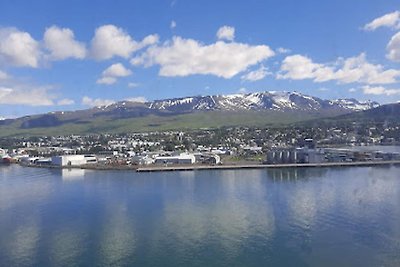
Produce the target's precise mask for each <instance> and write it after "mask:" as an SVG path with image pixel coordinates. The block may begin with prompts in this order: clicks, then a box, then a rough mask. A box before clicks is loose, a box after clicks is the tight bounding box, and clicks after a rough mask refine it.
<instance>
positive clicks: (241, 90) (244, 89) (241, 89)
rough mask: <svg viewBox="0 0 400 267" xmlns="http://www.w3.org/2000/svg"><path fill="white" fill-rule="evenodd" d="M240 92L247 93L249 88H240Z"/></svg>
mask: <svg viewBox="0 0 400 267" xmlns="http://www.w3.org/2000/svg"><path fill="white" fill-rule="evenodd" d="M238 92H239V94H246V93H247V89H246V88H245V87H242V88H240V89H239V90H238Z"/></svg>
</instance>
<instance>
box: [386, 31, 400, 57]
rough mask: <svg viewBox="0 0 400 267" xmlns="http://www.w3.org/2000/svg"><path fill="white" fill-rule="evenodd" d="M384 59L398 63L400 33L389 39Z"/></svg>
mask: <svg viewBox="0 0 400 267" xmlns="http://www.w3.org/2000/svg"><path fill="white" fill-rule="evenodd" d="M386 50H387V54H386V57H387V58H388V59H390V60H392V61H396V62H400V32H398V33H396V34H395V35H394V36H392V38H391V39H390V41H389V43H388V45H387V47H386Z"/></svg>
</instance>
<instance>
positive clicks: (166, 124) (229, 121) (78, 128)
mask: <svg viewBox="0 0 400 267" xmlns="http://www.w3.org/2000/svg"><path fill="white" fill-rule="evenodd" d="M326 115H329V114H326ZM317 116H319V115H317V114H315V113H298V112H270V111H258V112H257V111H246V112H216V111H211V112H197V113H191V114H183V115H175V116H154V115H150V116H146V117H140V118H128V119H118V120H115V119H112V118H107V117H103V118H96V119H93V120H92V121H90V122H89V123H84V124H82V123H81V124H77V123H67V124H64V125H61V126H57V127H46V128H30V129H21V128H20V122H15V123H13V124H12V125H9V126H1V127H0V137H7V136H28V135H29V136H31V135H53V136H54V135H66V134H87V133H126V132H140V131H156V130H187V129H200V128H219V127H222V126H267V125H271V126H278V125H284V124H288V123H293V122H299V121H304V120H310V119H313V118H316V117H317Z"/></svg>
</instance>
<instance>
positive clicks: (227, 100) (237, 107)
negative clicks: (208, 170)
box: [0, 92, 379, 129]
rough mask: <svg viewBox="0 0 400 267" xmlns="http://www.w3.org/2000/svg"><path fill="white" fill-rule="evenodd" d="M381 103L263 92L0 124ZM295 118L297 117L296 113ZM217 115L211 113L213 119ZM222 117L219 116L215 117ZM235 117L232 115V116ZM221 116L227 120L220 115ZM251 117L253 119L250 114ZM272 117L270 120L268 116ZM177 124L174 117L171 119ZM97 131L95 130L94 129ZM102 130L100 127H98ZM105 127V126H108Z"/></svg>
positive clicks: (287, 113) (324, 113)
mask: <svg viewBox="0 0 400 267" xmlns="http://www.w3.org/2000/svg"><path fill="white" fill-rule="evenodd" d="M378 106H379V104H378V103H377V102H372V101H366V102H361V101H358V100H356V99H338V100H324V99H321V98H318V97H313V96H308V95H304V94H301V93H298V92H259V93H248V94H231V95H210V96H192V97H183V98H173V99H164V100H155V101H149V102H134V101H128V100H125V101H120V102H116V103H113V104H109V105H106V106H98V107H94V108H90V109H84V110H76V111H57V112H50V113H47V114H42V115H33V116H25V117H22V118H18V119H6V120H0V126H2V125H12V124H14V125H20V126H19V127H20V128H21V129H30V128H38V127H57V126H61V125H63V124H67V123H70V124H76V125H79V127H83V126H82V125H86V126H87V127H88V128H89V129H92V128H90V127H91V126H90V125H91V123H93V122H97V123H99V122H101V123H104V122H109V121H115V120H119V119H134V118H145V117H148V120H149V122H148V125H158V124H157V123H153V122H152V121H151V120H152V118H155V117H151V116H156V117H157V116H158V118H164V119H165V118H166V117H168V116H174V115H187V114H189V115H190V114H191V113H198V112H210V111H212V112H217V113H218V112H221V113H223V112H238V113H242V114H244V113H245V112H247V111H252V112H264V111H266V112H268V113H269V114H273V113H275V115H276V116H272V117H274V118H278V117H279V118H280V119H277V120H278V121H277V122H279V120H283V118H284V119H285V120H286V121H290V120H291V119H292V118H293V116H294V115H295V117H297V119H296V120H301V119H304V120H306V119H307V118H324V117H332V116H337V115H342V114H347V113H352V112H354V111H363V110H369V109H372V108H375V107H378ZM293 112H294V113H295V114H294V113H293ZM212 114H213V113H209V114H208V115H209V116H212ZM214 115H218V114H214ZM231 115H232V114H231ZM218 116H223V114H219V115H218ZM248 116H252V115H251V114H248ZM267 117H269V116H267ZM169 120H170V121H173V119H172V117H170V118H169ZM93 127H94V126H93ZM96 127H98V126H96ZM104 127H105V126H104Z"/></svg>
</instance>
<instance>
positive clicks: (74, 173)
mask: <svg viewBox="0 0 400 267" xmlns="http://www.w3.org/2000/svg"><path fill="white" fill-rule="evenodd" d="M59 172H61V177H62V179H63V181H65V182H68V181H76V180H81V179H84V178H85V172H86V170H84V169H60V170H59Z"/></svg>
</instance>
